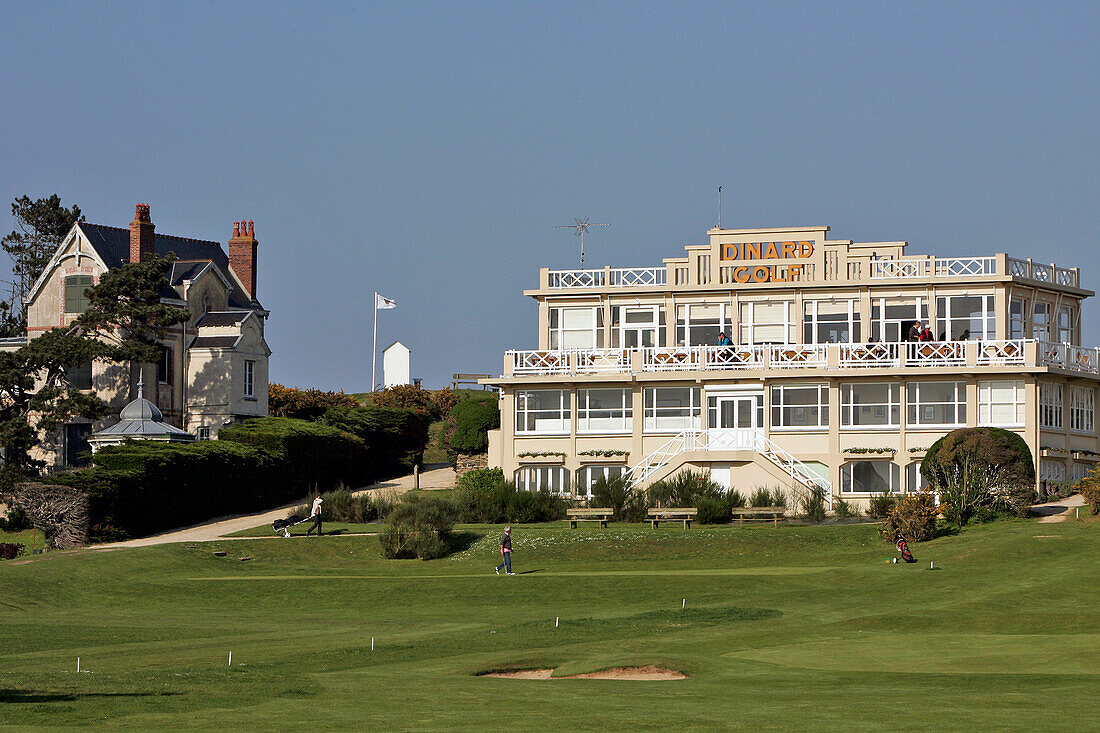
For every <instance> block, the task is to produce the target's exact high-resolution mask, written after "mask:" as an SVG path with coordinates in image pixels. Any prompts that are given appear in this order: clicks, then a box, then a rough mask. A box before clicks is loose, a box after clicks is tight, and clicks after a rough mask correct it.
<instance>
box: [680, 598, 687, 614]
mask: <svg viewBox="0 0 1100 733" xmlns="http://www.w3.org/2000/svg"><path fill="white" fill-rule="evenodd" d="M687 607H688V599H686V598H685V599H684V602H683V603H681V604H680V610H682V611H686V610H687Z"/></svg>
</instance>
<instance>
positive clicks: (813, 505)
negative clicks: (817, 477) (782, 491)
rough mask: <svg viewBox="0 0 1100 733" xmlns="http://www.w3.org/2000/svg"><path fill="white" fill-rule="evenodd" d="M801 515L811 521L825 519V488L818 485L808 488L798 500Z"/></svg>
mask: <svg viewBox="0 0 1100 733" xmlns="http://www.w3.org/2000/svg"><path fill="white" fill-rule="evenodd" d="M798 503H799V505H800V506H801V508H802V515H803V516H804V517H806V519H808V520H810V521H811V522H820V521H822V520H823V519H825V490H824V489H822V488H821V487H820V486H814V487H813V488H812V489H808V490H807V491H806V492H805V493H804V494H802V496H800V497H799V500H798Z"/></svg>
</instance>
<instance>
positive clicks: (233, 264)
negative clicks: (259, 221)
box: [229, 219, 257, 300]
mask: <svg viewBox="0 0 1100 733" xmlns="http://www.w3.org/2000/svg"><path fill="white" fill-rule="evenodd" d="M256 245H257V242H256V236H255V229H254V228H253V224H252V222H251V221H249V220H247V219H242V220H240V221H238V222H234V225H233V238H232V239H230V240H229V269H231V270H232V271H233V272H234V274H236V276H237V278H238V279H239V280H240V281H241V284H242V285H244V289H245V291H246V294H247V295H248V297H249V298H251V299H253V300H255V299H256Z"/></svg>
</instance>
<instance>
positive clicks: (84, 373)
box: [65, 359, 92, 389]
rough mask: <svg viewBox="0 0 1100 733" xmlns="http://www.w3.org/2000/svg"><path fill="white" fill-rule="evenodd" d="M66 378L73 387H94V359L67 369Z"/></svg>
mask: <svg viewBox="0 0 1100 733" xmlns="http://www.w3.org/2000/svg"><path fill="white" fill-rule="evenodd" d="M65 380H66V381H67V382H68V383H69V386H70V387H72V388H73V389H91V388H92V360H91V359H89V360H88V361H86V362H84V363H83V364H78V365H77V366H71V367H67V368H66V369H65Z"/></svg>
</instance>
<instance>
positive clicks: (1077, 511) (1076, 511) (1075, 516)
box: [1073, 507, 1081, 519]
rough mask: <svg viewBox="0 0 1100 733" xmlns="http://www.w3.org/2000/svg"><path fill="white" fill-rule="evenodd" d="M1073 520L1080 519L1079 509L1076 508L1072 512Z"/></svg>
mask: <svg viewBox="0 0 1100 733" xmlns="http://www.w3.org/2000/svg"><path fill="white" fill-rule="evenodd" d="M1073 518H1074V519H1080V518H1081V507H1077V508H1076V509H1074V510H1073Z"/></svg>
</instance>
